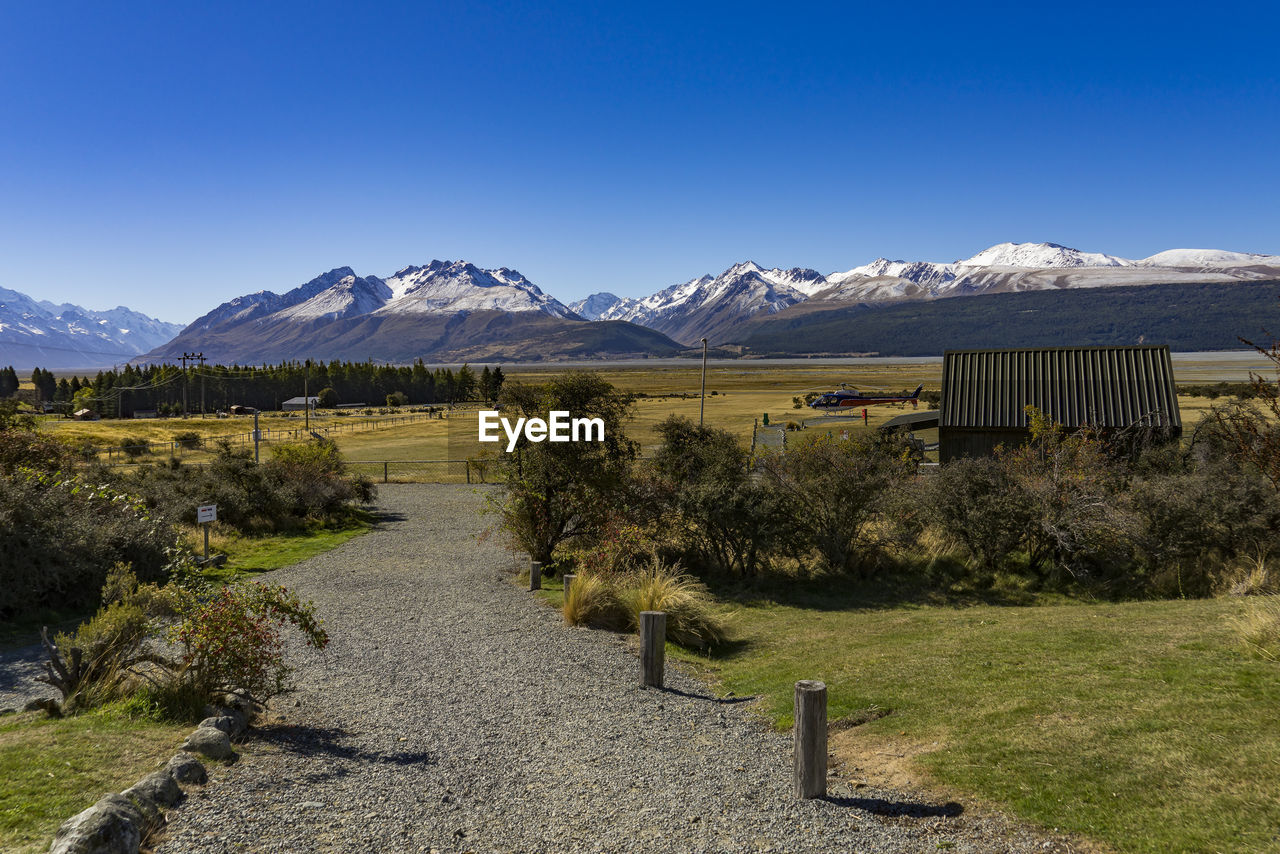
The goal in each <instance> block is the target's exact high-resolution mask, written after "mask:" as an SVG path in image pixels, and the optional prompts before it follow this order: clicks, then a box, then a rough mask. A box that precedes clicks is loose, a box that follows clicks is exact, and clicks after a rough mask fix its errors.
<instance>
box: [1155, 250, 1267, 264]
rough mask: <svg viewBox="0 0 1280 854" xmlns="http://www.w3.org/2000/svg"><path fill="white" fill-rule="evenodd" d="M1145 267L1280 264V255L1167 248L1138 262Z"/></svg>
mask: <svg viewBox="0 0 1280 854" xmlns="http://www.w3.org/2000/svg"><path fill="white" fill-rule="evenodd" d="M1138 263H1139V264H1142V265H1143V266H1144V267H1219V266H1230V265H1236V266H1248V265H1250V264H1267V265H1271V266H1275V265H1277V264H1280V256H1277V255H1255V254H1253V253H1252V252H1230V251H1227V250H1225V249H1166V250H1165V251H1164V252H1157V253H1156V254H1155V255H1152V256H1150V257H1149V258H1143V259H1142V260H1141V261H1139V262H1138Z"/></svg>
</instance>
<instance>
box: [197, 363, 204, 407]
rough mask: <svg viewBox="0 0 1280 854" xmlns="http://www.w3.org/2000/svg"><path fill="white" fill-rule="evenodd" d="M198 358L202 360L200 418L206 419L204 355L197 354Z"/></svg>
mask: <svg viewBox="0 0 1280 854" xmlns="http://www.w3.org/2000/svg"><path fill="white" fill-rule="evenodd" d="M196 358H197V359H199V360H200V417H201V418H204V413H205V407H204V353H196Z"/></svg>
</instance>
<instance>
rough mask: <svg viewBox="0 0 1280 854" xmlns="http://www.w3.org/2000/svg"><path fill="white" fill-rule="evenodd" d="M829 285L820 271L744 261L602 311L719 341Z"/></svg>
mask: <svg viewBox="0 0 1280 854" xmlns="http://www.w3.org/2000/svg"><path fill="white" fill-rule="evenodd" d="M825 286H826V277H825V276H823V275H822V274H821V273H819V272H818V271H816V270H808V269H804V268H800V267H795V268H792V269H790V270H781V269H765V268H763V267H761V266H760V265H759V264H757V263H755V262H754V261H744V262H743V263H741V264H735V265H733V266H732V267H730V268H729V269H727V270H725V271H724V272H723V273H721V274H720V275H719V276H714V277H713V276H709V275H707V276H699V277H698V278H696V279H690V280H689V281H687V282H682V283H680V284H678V285H671V286H670V287H668V288H664V289H662V290H661V291H658V292H657V293H656V294H654V295H652V296H650V297H646V298H645V299H642V300H625V301H624V300H619V301H618V302H617V303H615V304H614V305H612V306H611V307H609V308H608V309H607V310H605V311H603V312H601V313H600V315H599V316H600V317H601V318H602V319H605V320H626V321H630V322H632V323H638V324H640V325H641V326H648V327H650V328H651V329H657V330H658V331H660V332H662V333H664V334H666V335H670V336H671V337H672V338H674V339H676V340H677V341H681V342H683V343H685V344H689V345H693V344H696V343H697V342H698V340H699V339H700V338H703V337H707V338H709V339H712V340H714V339H715V338H716V336H717V335H719V334H720V333H722V332H724V331H726V330H728V329H730V328H732V327H733V326H735V325H736V324H738V323H740V322H741V321H743V320H746V319H747V318H749V317H752V316H754V315H756V314H759V313H761V312H770V313H772V312H778V311H781V310H783V309H784V308H787V307H788V306H792V305H795V304H796V303H798V302H803V301H804V300H806V299H808V298H809V296H810V295H811V294H814V293H817V292H819V291H820V290H822V289H823V288H824V287H825ZM597 296H598V295H597ZM588 299H591V298H590V297H589V298H588Z"/></svg>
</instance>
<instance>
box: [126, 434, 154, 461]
mask: <svg viewBox="0 0 1280 854" xmlns="http://www.w3.org/2000/svg"><path fill="white" fill-rule="evenodd" d="M120 450H122V451H124V452H125V454H126V455H127V456H128V457H129V458H130V459H137V458H138V457H140V456H142V455H143V454H146V453H149V452H150V450H151V448H150V446H149V445H148V444H147V443H146V442H144V441H142V440H141V439H134V438H132V437H128V438H124V439H121V440H120Z"/></svg>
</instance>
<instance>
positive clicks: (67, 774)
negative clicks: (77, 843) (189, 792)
mask: <svg viewBox="0 0 1280 854" xmlns="http://www.w3.org/2000/svg"><path fill="white" fill-rule="evenodd" d="M190 730H191V724H168V723H163V724H162V723H154V722H152V721H148V720H140V719H134V718H130V717H129V716H128V715H126V714H125V713H124V712H123V711H121V710H120V708H119V707H114V708H109V709H100V710H98V711H95V712H90V713H87V714H83V715H79V716H77V717H73V718H65V719H62V720H51V719H49V718H46V717H44V715H43V713H29V714H21V715H12V716H9V717H5V718H0V850H3V851H11V852H24V854H25V852H36V851H47V850H49V843H50V842H51V841H52V839H53V834H54V832H55V831H56V830H57V829H58V826H59V825H61V824H62V822H64V821H66V820H67V819H68V818H70V817H71V816H73V815H75V814H76V813H78V812H80V811H81V810H83V809H84V808H85V807H88V806H89V805H91V804H93V803H94V802H95V801H97V800H98V798H100V797H102V796H103V795H105V794H108V793H110V792H118V791H121V790H123V789H127V788H128V787H130V786H132V785H133V784H134V783H136V782H138V780H140V779H141V778H142V777H144V776H145V775H147V774H149V773H150V772H152V771H154V770H156V769H157V768H159V767H161V766H162V765H164V763H165V762H167V761H168V759H169V757H170V756H172V755H173V754H174V753H176V752H177V750H178V746H179V745H180V744H181V743H182V739H183V738H184V737H185V735H186V734H187V733H188V732H189V731H190Z"/></svg>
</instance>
